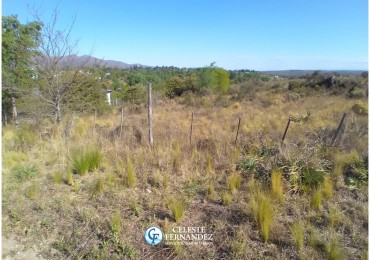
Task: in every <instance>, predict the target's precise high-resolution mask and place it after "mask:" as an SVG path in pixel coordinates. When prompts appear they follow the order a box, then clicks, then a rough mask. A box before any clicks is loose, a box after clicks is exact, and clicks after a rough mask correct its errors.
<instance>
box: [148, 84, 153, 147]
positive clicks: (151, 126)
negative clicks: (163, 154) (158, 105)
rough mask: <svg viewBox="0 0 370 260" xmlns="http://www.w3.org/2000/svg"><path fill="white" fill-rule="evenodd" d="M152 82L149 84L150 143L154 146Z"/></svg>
mask: <svg viewBox="0 0 370 260" xmlns="http://www.w3.org/2000/svg"><path fill="white" fill-rule="evenodd" d="M152 116H153V110H152V83H149V84H148V121H149V144H150V146H153V124H152Z"/></svg>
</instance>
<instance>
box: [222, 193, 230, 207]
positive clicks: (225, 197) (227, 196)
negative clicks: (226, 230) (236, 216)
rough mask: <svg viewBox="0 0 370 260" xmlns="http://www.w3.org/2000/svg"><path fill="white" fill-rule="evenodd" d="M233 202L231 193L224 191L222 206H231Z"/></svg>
mask: <svg viewBox="0 0 370 260" xmlns="http://www.w3.org/2000/svg"><path fill="white" fill-rule="evenodd" d="M231 201H232V198H231V195H230V193H228V192H227V191H222V192H221V202H222V204H224V205H226V206H229V205H230V204H231Z"/></svg>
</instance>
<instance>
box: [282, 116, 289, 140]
mask: <svg viewBox="0 0 370 260" xmlns="http://www.w3.org/2000/svg"><path fill="white" fill-rule="evenodd" d="M290 120H291V119H290V117H289V118H288V123H287V125H286V127H285V131H284V135H283V138H282V139H281V142H284V139H285V136H286V133H287V132H288V128H289V125H290Z"/></svg>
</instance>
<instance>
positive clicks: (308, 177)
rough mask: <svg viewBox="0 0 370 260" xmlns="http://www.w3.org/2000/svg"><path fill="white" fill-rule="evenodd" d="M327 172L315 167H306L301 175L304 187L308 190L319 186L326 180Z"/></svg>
mask: <svg viewBox="0 0 370 260" xmlns="http://www.w3.org/2000/svg"><path fill="white" fill-rule="evenodd" d="M325 174H326V173H325V172H324V171H322V170H316V169H313V168H307V169H304V170H303V173H302V177H301V182H302V186H303V188H305V189H308V190H312V189H316V188H318V187H319V186H320V185H321V183H322V182H323V181H324V177H325Z"/></svg>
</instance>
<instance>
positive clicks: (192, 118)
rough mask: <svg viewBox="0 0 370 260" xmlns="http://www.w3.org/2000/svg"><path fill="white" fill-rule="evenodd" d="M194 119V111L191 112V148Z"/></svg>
mask: <svg viewBox="0 0 370 260" xmlns="http://www.w3.org/2000/svg"><path fill="white" fill-rule="evenodd" d="M193 121H194V112H192V113H191V123H190V136H189V143H190V148H191V141H192V140H191V138H192V135H193Z"/></svg>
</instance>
